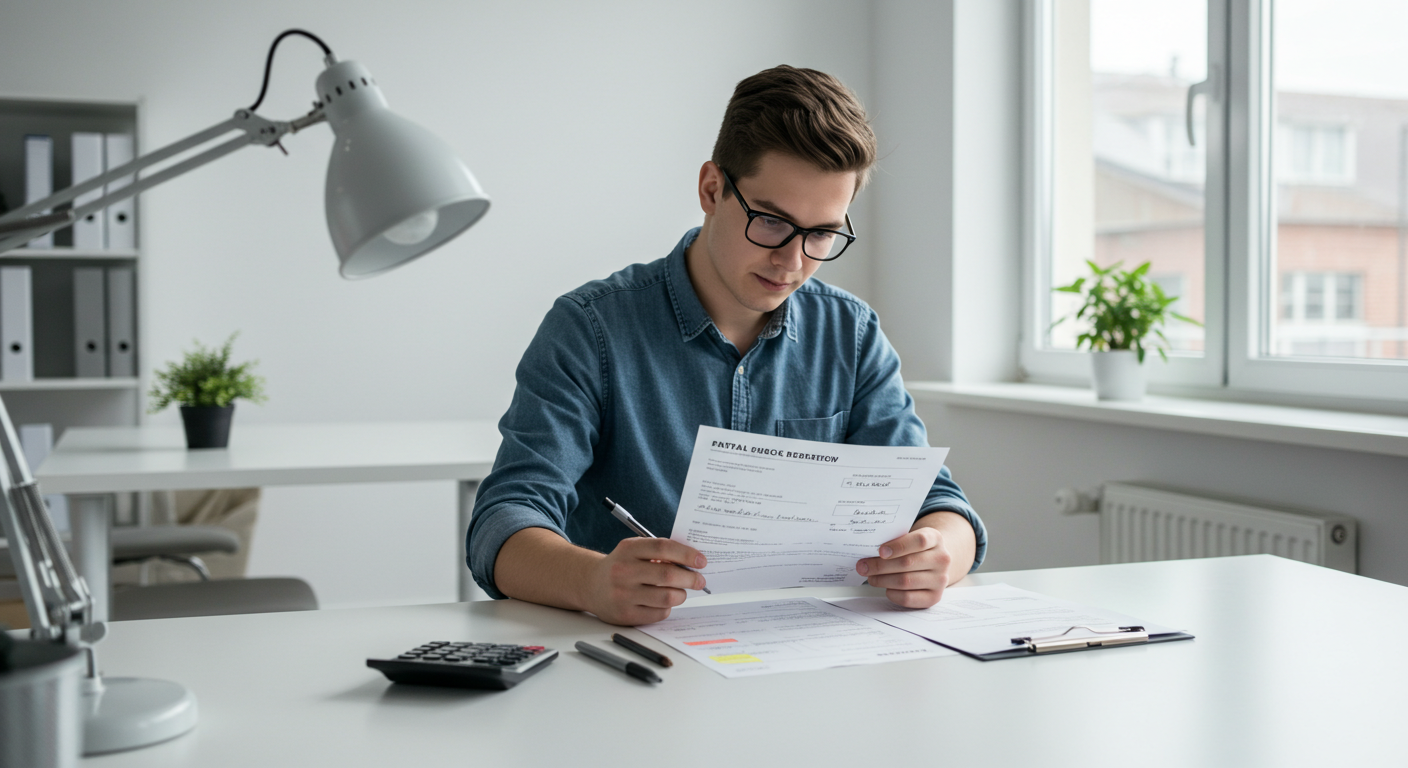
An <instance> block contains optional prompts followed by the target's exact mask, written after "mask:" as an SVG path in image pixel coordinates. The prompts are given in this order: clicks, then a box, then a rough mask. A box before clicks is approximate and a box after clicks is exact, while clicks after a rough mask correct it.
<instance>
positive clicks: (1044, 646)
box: [1012, 626, 1149, 653]
mask: <svg viewBox="0 0 1408 768" xmlns="http://www.w3.org/2000/svg"><path fill="white" fill-rule="evenodd" d="M1077 629H1084V630H1086V631H1087V632H1093V633H1095V634H1096V635H1100V637H1069V638H1068V637H1066V635H1068V634H1070V633H1071V632H1074V631H1075V630H1077ZM1147 642H1149V633H1148V632H1146V631H1144V628H1143V627H1116V628H1114V629H1098V628H1096V627H1090V626H1074V627H1071V628H1069V629H1067V630H1066V631H1065V632H1057V633H1056V634H1054V635H1042V636H1040V637H1014V638H1012V644H1013V645H1025V646H1026V647H1027V650H1028V651H1030V652H1032V653H1050V652H1051V651H1073V650H1076V649H1079V648H1103V647H1105V646H1107V645H1130V644H1133V643H1147Z"/></svg>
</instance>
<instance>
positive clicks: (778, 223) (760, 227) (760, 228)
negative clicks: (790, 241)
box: [747, 216, 792, 248]
mask: <svg viewBox="0 0 1408 768" xmlns="http://www.w3.org/2000/svg"><path fill="white" fill-rule="evenodd" d="M747 234H748V239H749V240H752V241H753V242H755V243H757V244H758V245H761V246H763V247H764V248H776V247H777V246H779V245H782V242H783V241H784V240H786V239H787V238H789V237H791V236H792V225H791V224H790V223H789V222H786V221H783V220H782V219H779V218H776V217H774V216H754V217H753V219H752V220H751V221H749V222H748V232H747Z"/></svg>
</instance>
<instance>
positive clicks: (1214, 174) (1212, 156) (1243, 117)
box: [1018, 0, 1408, 411]
mask: <svg viewBox="0 0 1408 768" xmlns="http://www.w3.org/2000/svg"><path fill="white" fill-rule="evenodd" d="M1273 4H1274V0H1209V1H1208V76H1209V80H1210V82H1211V83H1212V87H1211V88H1209V92H1208V95H1207V97H1206V99H1207V103H1206V106H1207V112H1206V113H1205V114H1206V125H1207V142H1208V143H1207V153H1206V156H1207V177H1206V179H1207V180H1206V182H1205V196H1206V197H1205V200H1206V203H1205V207H1204V211H1205V218H1204V227H1205V231H1204V232H1205V237H1204V242H1205V244H1206V246H1205V248H1206V249H1205V257H1204V270H1205V285H1206V292H1205V302H1206V306H1205V312H1206V323H1205V341H1204V353H1203V355H1202V356H1201V358H1199V357H1196V356H1185V355H1173V354H1171V355H1170V358H1171V359H1170V361H1169V362H1168V363H1163V362H1161V361H1159V360H1158V359H1157V357H1156V356H1155V357H1151V358H1150V359H1149V362H1148V363H1147V364H1146V367H1147V368H1148V374H1149V382H1150V387H1151V389H1152V390H1154V391H1163V392H1174V393H1181V394H1194V395H1205V396H1209V397H1216V398H1219V399H1226V398H1228V397H1231V398H1234V399H1249V400H1273V401H1286V402H1294V403H1301V404H1309V405H1316V404H1325V405H1328V406H1330V407H1338V408H1342V407H1347V406H1348V407H1354V408H1363V409H1367V410H1388V411H1399V410H1401V409H1402V408H1403V407H1404V404H1405V403H1408V361H1400V360H1353V359H1346V360H1332V359H1325V358H1309V357H1294V356H1277V357H1272V356H1271V355H1270V354H1269V353H1270V352H1271V347H1270V344H1271V327H1272V326H1271V323H1272V322H1273V317H1274V316H1276V315H1277V314H1278V313H1279V310H1280V307H1279V303H1277V301H1276V296H1277V294H1276V291H1275V290H1274V288H1275V283H1274V282H1273V281H1275V280H1276V278H1277V275H1276V263H1275V254H1276V250H1275V249H1276V226H1277V222H1276V216H1275V213H1276V193H1277V190H1276V186H1275V181H1276V179H1275V176H1274V174H1275V170H1276V169H1275V166H1274V165H1273V163H1272V160H1273V158H1272V141H1273V137H1274V135H1275V132H1276V128H1277V125H1276V122H1275V118H1276V103H1275V92H1274V90H1273V88H1272V86H1273V81H1272V72H1271V62H1272V58H1271V54H1272V46H1273V44H1274V41H1273V40H1272V39H1271V35H1272V31H1273V29H1274V27H1273V26H1272V12H1273ZM1023 10H1024V24H1023V36H1024V43H1025V45H1024V46H1023V48H1024V61H1023V62H1022V67H1023V90H1024V93H1023V96H1022V103H1023V123H1024V124H1023V126H1022V141H1023V163H1022V165H1023V180H1022V183H1023V189H1022V193H1023V243H1022V244H1023V288H1022V299H1023V301H1022V313H1023V314H1022V326H1021V338H1020V341H1019V350H1018V361H1019V363H1020V369H1021V375H1022V377H1023V378H1024V379H1026V380H1031V381H1038V382H1047V383H1058V384H1076V385H1086V384H1088V383H1089V381H1090V363H1089V361H1088V353H1087V352H1084V351H1081V352H1076V351H1071V350H1054V349H1045V348H1043V346H1042V345H1043V343H1044V340H1045V338H1046V333H1047V328H1046V327H1045V318H1047V317H1049V316H1050V306H1051V304H1050V301H1051V296H1050V292H1049V291H1048V290H1047V287H1048V286H1049V285H1050V271H1051V259H1050V256H1051V247H1052V236H1053V222H1052V215H1053V211H1052V205H1051V204H1052V197H1053V187H1052V178H1053V168H1052V164H1053V161H1054V150H1055V147H1054V125H1053V122H1052V117H1053V113H1054V104H1053V95H1054V94H1053V86H1054V78H1055V74H1054V47H1055V45H1054V40H1053V37H1052V34H1051V31H1052V28H1053V24H1054V8H1053V0H1027V2H1026V3H1024V9H1023ZM1215 127H1216V129H1215ZM1351 142H1352V139H1351ZM1332 298H1333V297H1327V301H1329V300H1331V299H1332Z"/></svg>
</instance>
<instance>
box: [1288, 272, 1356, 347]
mask: <svg viewBox="0 0 1408 768" xmlns="http://www.w3.org/2000/svg"><path fill="white" fill-rule="evenodd" d="M1279 304H1280V308H1281V311H1280V318H1279V319H1280V322H1279V323H1278V324H1277V337H1276V340H1275V342H1274V343H1273V346H1274V347H1275V349H1276V351H1277V353H1278V354H1281V355H1296V356H1309V357H1365V356H1368V355H1369V354H1370V352H1371V350H1370V349H1369V348H1370V347H1371V346H1373V345H1374V344H1375V343H1378V342H1379V340H1378V339H1375V334H1374V329H1373V328H1371V327H1369V326H1367V325H1365V324H1364V276H1363V275H1360V274H1356V273H1349V272H1284V273H1282V274H1281V296H1280V301H1279Z"/></svg>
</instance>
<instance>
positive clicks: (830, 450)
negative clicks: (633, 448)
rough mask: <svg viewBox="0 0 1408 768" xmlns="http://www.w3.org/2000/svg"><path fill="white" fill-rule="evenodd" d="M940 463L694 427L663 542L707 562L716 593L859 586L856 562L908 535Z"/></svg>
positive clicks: (910, 453)
mask: <svg viewBox="0 0 1408 768" xmlns="http://www.w3.org/2000/svg"><path fill="white" fill-rule="evenodd" d="M947 455H948V449H947V448H928V447H923V448H914V447H903V446H897V447H877V446H867V445H846V444H843V443H818V442H813V441H810V440H794V439H791V438H785V437H770V436H768V435H755V434H751V433H747V432H735V431H733V430H727V429H718V428H716V427H700V428H699V434H698V436H697V437H696V438H695V442H694V455H693V457H692V458H691V460H690V463H689V474H688V476H687V477H686V479H685V483H684V492H683V494H682V495H681V497H680V506H679V510H678V511H677V512H676V514H675V527H674V530H673V531H672V532H671V534H670V538H672V539H674V540H675V541H680V542H684V543H686V544H689V545H690V546H692V547H694V548H695V549H698V550H699V551H700V552H703V553H704V556H705V557H707V558H709V565H708V567H707V568H704V569H703V571H702V572H703V574H704V577H705V578H706V579H708V582H709V589H711V590H713V591H714V593H715V594H718V593H722V592H737V591H742V590H752V589H774V588H779V587H798V586H857V585H859V584H861V583H863V582H864V581H865V578H864V577H862V576H861V575H860V574H858V573H856V568H855V565H856V561H857V560H859V559H861V558H863V557H874V556H876V554H877V553H878V550H879V548H880V545H881V544H884V543H885V542H887V541H890V540H891V539H894V538H895V537H897V536H900V535H902V534H904V533H905V532H906V531H908V530H909V528H910V526H911V525H913V524H914V519H915V517H916V516H917V515H918V513H919V506H920V505H921V504H922V503H923V502H924V498H925V497H926V496H928V494H929V489H930V488H931V487H932V486H933V484H934V478H935V477H937V476H938V474H939V469H940V468H941V467H942V466H943V462H944V457H946V456H947Z"/></svg>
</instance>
